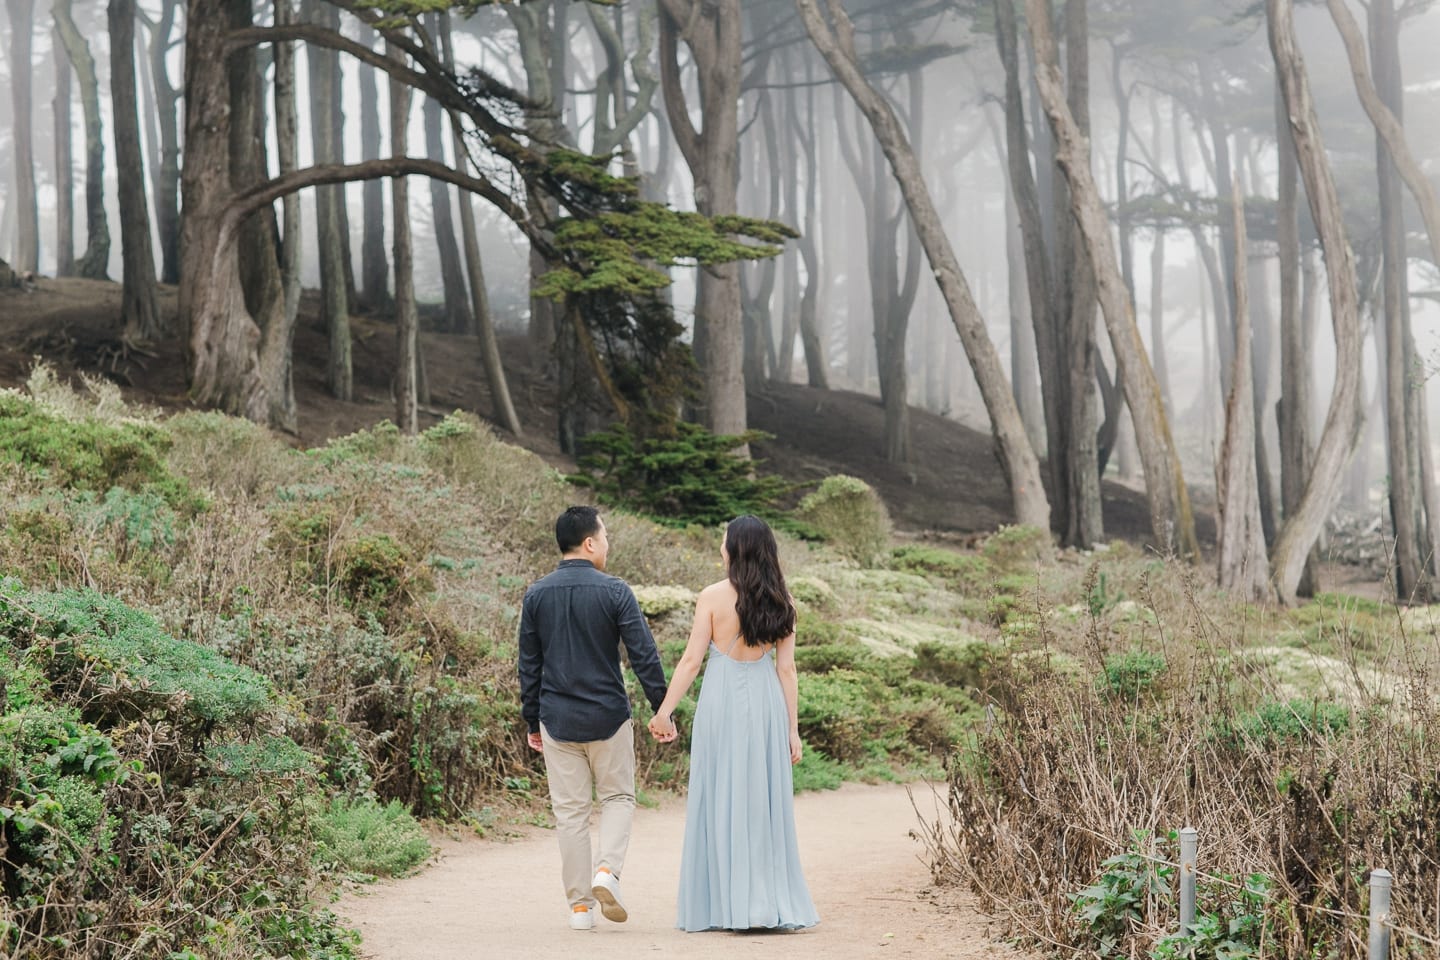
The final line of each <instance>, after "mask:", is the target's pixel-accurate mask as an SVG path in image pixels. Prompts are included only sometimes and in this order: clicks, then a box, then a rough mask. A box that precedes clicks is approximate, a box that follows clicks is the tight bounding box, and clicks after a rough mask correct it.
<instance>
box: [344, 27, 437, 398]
mask: <svg viewBox="0 0 1440 960" xmlns="http://www.w3.org/2000/svg"><path fill="white" fill-rule="evenodd" d="M319 2H321V3H323V4H326V5H327V6H328V5H329V4H328V0H319ZM332 17H333V23H334V30H335V32H336V33H337V34H338V33H339V32H340V13H339V9H338V8H337V9H336V10H335V13H334V14H333V15H332ZM342 60H343V58H342V57H341V56H340V55H339V54H338V53H336V54H335V55H333V56H331V57H330V69H331V75H330V90H331V91H332V92H333V99H332V106H331V109H330V149H331V157H332V158H333V160H332V162H333V163H344V162H345V71H344V69H343V66H342ZM331 189H332V190H333V193H331V196H332V197H333V203H334V210H335V231H336V234H337V235H338V236H339V238H340V243H339V253H340V271H341V273H342V274H343V275H344V277H345V326H346V327H347V328H348V327H349V326H350V305H351V304H353V303H357V302H359V300H360V292H359V289H358V288H357V287H356V285H355V258H354V257H353V256H352V255H351V252H350V203H349V201H348V200H347V199H346V184H343V183H337V184H335V186H334V187H332V188H331ZM422 396H423V394H422Z"/></svg>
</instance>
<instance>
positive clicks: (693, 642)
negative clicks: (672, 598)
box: [650, 591, 712, 742]
mask: <svg viewBox="0 0 1440 960" xmlns="http://www.w3.org/2000/svg"><path fill="white" fill-rule="evenodd" d="M710 610H711V601H710V598H709V596H708V595H707V594H706V592H705V591H701V593H700V596H699V598H698V599H696V601H695V621H694V622H693V623H692V624H691V625H690V639H689V641H688V642H687V643H686V644H685V652H684V653H683V654H681V656H680V662H679V663H677V664H675V669H674V671H672V672H671V674H670V686H669V688H668V689H667V690H666V691H665V700H664V702H663V703H661V704H660V708H659V709H658V710H656V711H655V717H654V719H652V720H651V721H650V723H651V727H650V732H651V733H653V734H655V738H656V739H657V740H661V741H662V742H668V741H670V740H674V739H675V737H676V736H677V733H676V730H675V721H674V720H673V719H672V718H673V716H674V713H675V707H676V705H678V704H679V703H680V701H681V699H683V698H684V696H685V694H687V693H689V692H690V685H691V684H693V683H694V682H695V678H696V677H697V676H699V675H700V667H701V665H703V664H704V663H705V651H706V650H707V649H709V647H710V637H711V633H712V630H711V625H710Z"/></svg>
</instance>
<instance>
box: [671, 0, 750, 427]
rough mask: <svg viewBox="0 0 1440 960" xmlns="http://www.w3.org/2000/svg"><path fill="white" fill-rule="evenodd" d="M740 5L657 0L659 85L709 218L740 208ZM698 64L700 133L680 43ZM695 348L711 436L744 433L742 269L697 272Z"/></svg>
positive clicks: (699, 205)
mask: <svg viewBox="0 0 1440 960" xmlns="http://www.w3.org/2000/svg"><path fill="white" fill-rule="evenodd" d="M741 31H742V21H741V15H740V0H660V83H661V89H662V90H663V91H664V95H665V111H666V114H667V116H668V117H669V120H670V129H671V130H672V131H673V133H674V135H675V142H676V143H677V144H679V146H680V152H681V154H682V155H683V156H684V157H685V163H686V165H687V166H689V168H690V174H691V177H692V179H693V180H694V183H695V208H696V209H697V210H698V211H699V212H700V213H702V214H704V215H705V216H709V217H728V216H734V215H735V214H736V213H737V211H738V204H737V196H736V188H737V184H738V182H739V172H740V171H739V167H740V130H739V114H738V111H737V109H736V104H737V103H738V102H739V99H740V81H741V76H740V67H741V58H740V39H741ZM681 40H684V41H685V45H686V47H687V48H688V49H689V51H690V58H691V60H692V62H693V63H694V65H695V71H696V74H697V79H698V85H699V94H700V102H699V106H700V116H701V117H702V122H701V129H699V130H697V129H696V128H695V125H694V123H693V121H692V120H691V111H690V107H689V104H688V102H687V99H686V96H685V91H684V85H683V83H682V82H681V77H680V61H679V44H680V41H681ZM694 349H695V357H696V360H697V361H698V362H699V363H700V367H701V369H702V370H703V371H704V405H705V423H706V426H708V427H709V428H710V430H711V431H713V432H714V433H720V434H726V435H740V434H743V433H744V432H745V422H746V413H745V371H744V338H743V332H742V320H741V313H740V271H739V268H738V267H737V266H736V265H735V264H734V263H721V264H715V265H714V266H713V267H711V268H707V269H703V270H702V271H701V272H700V278H699V284H698V290H697V293H696V298H695V332H694Z"/></svg>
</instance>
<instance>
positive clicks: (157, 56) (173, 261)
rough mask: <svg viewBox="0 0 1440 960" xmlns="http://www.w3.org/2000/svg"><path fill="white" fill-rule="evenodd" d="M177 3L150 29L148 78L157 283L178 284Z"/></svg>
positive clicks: (169, 1) (167, 0)
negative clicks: (173, 70)
mask: <svg viewBox="0 0 1440 960" xmlns="http://www.w3.org/2000/svg"><path fill="white" fill-rule="evenodd" d="M177 7H178V0H161V4H160V19H159V20H158V21H156V22H155V24H154V25H153V26H152V27H151V28H150V47H149V55H150V77H151V79H152V82H153V83H154V86H155V100H156V113H157V115H158V117H159V127H160V144H159V149H160V162H159V163H158V164H156V165H154V167H153V169H152V170H151V177H152V179H153V185H152V192H153V194H154V197H155V226H156V229H157V230H158V232H159V238H160V260H161V268H160V279H161V281H162V282H164V283H179V282H180V137H179V130H178V129H177V123H176V119H175V115H176V110H177V108H178V104H179V100H180V95H179V93H178V92H176V90H175V86H174V84H172V83H171V82H170V66H169V53H170V47H171V40H170V36H171V33H172V32H173V31H174V28H175V12H176V9H177Z"/></svg>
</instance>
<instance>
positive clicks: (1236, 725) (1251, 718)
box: [1216, 700, 1355, 748]
mask: <svg viewBox="0 0 1440 960" xmlns="http://www.w3.org/2000/svg"><path fill="white" fill-rule="evenodd" d="M1354 719H1355V716H1354V712H1353V711H1352V710H1351V709H1350V708H1349V707H1346V706H1343V705H1341V704H1338V703H1326V702H1324V701H1321V700H1313V701H1312V700H1289V701H1285V702H1277V701H1269V702H1266V703H1262V704H1260V706H1259V707H1257V708H1256V709H1255V710H1254V711H1252V712H1250V713H1246V714H1242V715H1241V716H1240V717H1238V718H1236V719H1235V720H1234V721H1233V722H1232V721H1227V720H1221V721H1220V722H1219V723H1217V724H1216V734H1217V736H1219V737H1221V738H1222V739H1225V740H1228V741H1230V742H1232V743H1245V742H1248V743H1254V744H1258V745H1261V746H1264V747H1271V748H1273V747H1275V746H1277V745H1279V744H1282V743H1286V742H1293V743H1309V742H1311V741H1317V740H1330V739H1333V738H1335V737H1337V736H1340V735H1342V734H1344V733H1346V732H1348V731H1349V730H1350V727H1351V725H1352V724H1353V723H1354Z"/></svg>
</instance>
